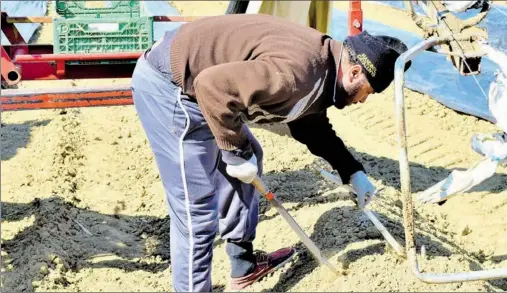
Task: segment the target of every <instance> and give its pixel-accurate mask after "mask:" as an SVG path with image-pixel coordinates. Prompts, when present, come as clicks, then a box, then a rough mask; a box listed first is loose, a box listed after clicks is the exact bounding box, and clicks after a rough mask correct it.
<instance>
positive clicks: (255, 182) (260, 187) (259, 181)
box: [252, 176, 275, 201]
mask: <svg viewBox="0 0 507 293" xmlns="http://www.w3.org/2000/svg"><path fill="white" fill-rule="evenodd" d="M252 185H253V186H254V187H255V188H256V189H257V190H258V191H259V192H260V193H261V194H262V195H263V196H264V197H265V198H266V199H267V200H269V201H272V200H273V199H274V198H275V194H274V193H273V192H271V191H269V188H268V187H267V186H266V184H264V182H262V179H261V178H259V176H257V177H255V179H254V180H253V181H252Z"/></svg>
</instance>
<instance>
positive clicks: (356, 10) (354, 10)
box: [348, 1, 363, 36]
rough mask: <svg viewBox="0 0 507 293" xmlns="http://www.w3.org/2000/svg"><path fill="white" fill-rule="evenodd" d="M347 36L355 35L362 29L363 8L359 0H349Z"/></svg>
mask: <svg viewBox="0 0 507 293" xmlns="http://www.w3.org/2000/svg"><path fill="white" fill-rule="evenodd" d="M348 17H349V20H348V28H349V36H355V35H358V34H360V33H361V32H362V31H363V10H362V8H361V1H350V3H349V15H348Z"/></svg>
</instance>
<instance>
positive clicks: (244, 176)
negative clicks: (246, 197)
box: [225, 155, 259, 183]
mask: <svg viewBox="0 0 507 293" xmlns="http://www.w3.org/2000/svg"><path fill="white" fill-rule="evenodd" d="M242 160H243V162H241V163H239V164H237V165H231V164H227V167H226V169H225V170H226V171H227V174H229V175H230V176H231V177H234V178H238V179H239V180H241V181H243V182H244V183H252V181H254V179H255V177H256V176H257V172H258V171H259V169H258V168H257V157H255V155H252V157H251V158H250V159H249V160H248V161H247V160H245V159H242Z"/></svg>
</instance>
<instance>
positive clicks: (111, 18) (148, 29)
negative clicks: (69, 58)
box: [53, 0, 153, 63]
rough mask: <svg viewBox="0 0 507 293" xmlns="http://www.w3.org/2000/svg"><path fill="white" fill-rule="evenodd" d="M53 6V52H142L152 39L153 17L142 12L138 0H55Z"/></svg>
mask: <svg viewBox="0 0 507 293" xmlns="http://www.w3.org/2000/svg"><path fill="white" fill-rule="evenodd" d="M54 9H55V10H56V14H57V15H58V17H57V18H55V19H54V20H53V23H54V28H53V29H54V42H53V46H54V52H55V54H83V53H119V52H142V51H144V50H146V49H147V48H149V46H151V45H152V43H153V17H146V16H141V10H142V7H141V4H140V2H139V1H137V0H135V1H79V0H56V1H55V8H54ZM73 63H76V62H73Z"/></svg>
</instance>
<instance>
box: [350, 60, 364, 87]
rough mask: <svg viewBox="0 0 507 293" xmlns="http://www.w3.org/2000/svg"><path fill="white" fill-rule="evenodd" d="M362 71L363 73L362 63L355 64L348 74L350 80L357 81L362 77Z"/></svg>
mask: <svg viewBox="0 0 507 293" xmlns="http://www.w3.org/2000/svg"><path fill="white" fill-rule="evenodd" d="M361 73H363V68H362V67H361V65H358V64H355V65H353V66H351V67H350V69H349V74H348V78H349V82H350V83H353V82H357V81H358V80H359V79H360V78H361Z"/></svg>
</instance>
